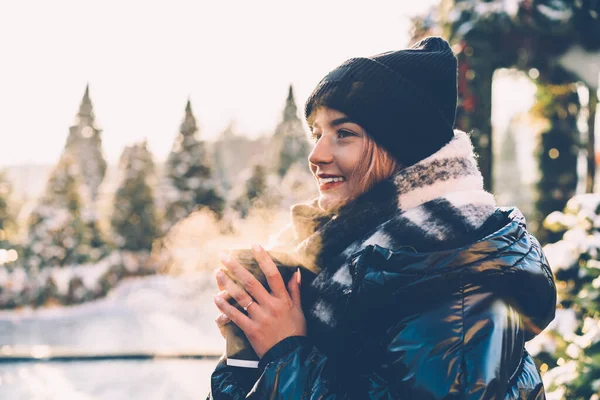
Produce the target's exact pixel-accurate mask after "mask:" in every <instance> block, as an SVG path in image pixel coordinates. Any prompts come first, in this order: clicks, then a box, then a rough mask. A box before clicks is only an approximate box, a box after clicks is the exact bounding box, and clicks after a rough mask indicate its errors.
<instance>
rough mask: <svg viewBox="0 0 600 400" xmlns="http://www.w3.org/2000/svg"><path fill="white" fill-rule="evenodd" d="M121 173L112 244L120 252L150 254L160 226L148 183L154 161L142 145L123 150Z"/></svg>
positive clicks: (113, 216)
mask: <svg viewBox="0 0 600 400" xmlns="http://www.w3.org/2000/svg"><path fill="white" fill-rule="evenodd" d="M120 169H121V182H120V185H119V188H118V189H117V192H116V193H115V197H114V202H113V207H114V208H113V212H112V217H111V227H112V230H113V234H114V237H115V244H116V245H117V247H118V248H120V249H122V250H129V251H150V250H151V249H152V243H153V241H154V239H156V238H157V237H158V236H159V226H158V219H157V213H156V208H155V204H154V196H153V193H152V187H151V181H150V179H151V177H152V174H153V173H154V161H153V160H152V155H151V154H150V152H149V151H148V149H147V147H146V143H145V142H144V143H140V144H135V145H133V146H129V147H127V148H125V150H124V151H123V153H122V155H121V159H120Z"/></svg>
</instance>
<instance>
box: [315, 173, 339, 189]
mask: <svg viewBox="0 0 600 400" xmlns="http://www.w3.org/2000/svg"><path fill="white" fill-rule="evenodd" d="M345 181H346V179H345V178H344V177H343V176H340V177H335V178H319V190H329V189H333V188H335V187H337V186H339V185H341V184H343V183H344V182H345Z"/></svg>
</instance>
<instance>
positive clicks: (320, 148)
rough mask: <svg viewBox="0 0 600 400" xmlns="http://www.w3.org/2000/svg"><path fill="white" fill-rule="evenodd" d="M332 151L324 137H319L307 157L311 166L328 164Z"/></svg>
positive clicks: (331, 157) (331, 158) (330, 160)
mask: <svg viewBox="0 0 600 400" xmlns="http://www.w3.org/2000/svg"><path fill="white" fill-rule="evenodd" d="M332 150H333V149H332V148H331V144H330V143H329V141H328V140H326V138H325V137H321V138H320V139H319V141H318V142H317V143H315V146H314V147H313V149H312V151H311V152H310V154H309V155H308V161H309V162H310V163H311V164H314V165H318V164H329V163H331V162H332V161H333V151H332Z"/></svg>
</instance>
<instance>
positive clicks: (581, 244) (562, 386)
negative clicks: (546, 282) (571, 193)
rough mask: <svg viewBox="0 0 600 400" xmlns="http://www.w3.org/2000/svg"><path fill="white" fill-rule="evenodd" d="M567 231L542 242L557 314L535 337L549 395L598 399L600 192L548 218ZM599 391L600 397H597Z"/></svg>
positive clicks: (535, 351)
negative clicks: (553, 240)
mask: <svg viewBox="0 0 600 400" xmlns="http://www.w3.org/2000/svg"><path fill="white" fill-rule="evenodd" d="M544 225H545V228H546V229H549V230H551V231H553V232H556V233H561V232H562V233H563V235H562V239H561V240H559V241H558V242H556V243H552V244H548V245H546V246H545V247H544V252H545V253H546V255H547V257H548V260H549V263H550V266H551V267H552V269H553V272H554V274H555V276H556V286H557V290H558V296H559V305H558V309H557V312H556V318H555V320H554V321H553V323H552V324H551V326H550V327H549V329H547V330H546V331H545V332H543V334H542V335H540V336H539V337H538V338H536V339H535V340H534V341H532V342H531V344H530V346H531V348H530V350H531V351H532V353H533V354H534V355H536V358H537V359H538V362H539V363H540V364H541V368H540V369H541V371H542V372H543V373H544V374H543V377H544V382H545V386H546V390H547V392H549V393H548V398H553V399H568V400H588V399H598V396H597V394H598V393H600V362H599V360H600V195H598V194H582V195H577V196H575V197H573V198H572V199H571V200H569V201H568V203H567V205H566V208H565V210H564V212H560V211H555V212H553V213H552V214H550V215H549V216H548V217H547V218H546V219H545V221H544ZM594 395H596V397H594Z"/></svg>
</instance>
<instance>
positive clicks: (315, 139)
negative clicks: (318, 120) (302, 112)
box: [310, 131, 321, 142]
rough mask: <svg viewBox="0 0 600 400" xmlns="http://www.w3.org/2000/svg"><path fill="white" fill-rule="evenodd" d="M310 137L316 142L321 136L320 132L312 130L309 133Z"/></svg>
mask: <svg viewBox="0 0 600 400" xmlns="http://www.w3.org/2000/svg"><path fill="white" fill-rule="evenodd" d="M310 137H311V138H312V140H313V141H315V142H317V141H318V140H319V139H320V138H321V134H320V133H317V132H314V131H313V132H311V133H310Z"/></svg>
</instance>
